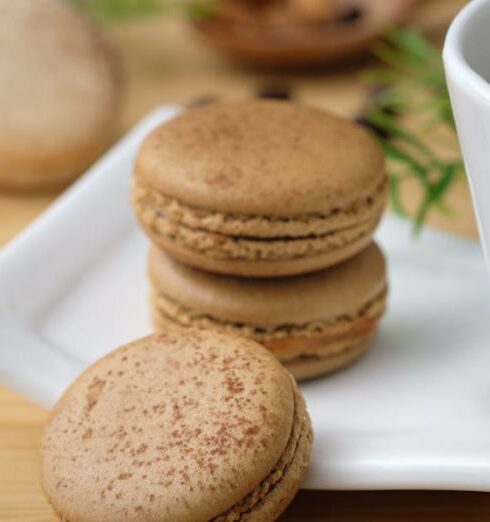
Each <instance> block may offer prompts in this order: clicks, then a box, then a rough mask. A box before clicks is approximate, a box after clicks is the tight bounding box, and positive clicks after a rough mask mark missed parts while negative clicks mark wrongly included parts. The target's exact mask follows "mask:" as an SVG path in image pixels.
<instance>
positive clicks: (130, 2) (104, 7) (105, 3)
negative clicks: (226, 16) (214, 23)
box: [67, 0, 214, 23]
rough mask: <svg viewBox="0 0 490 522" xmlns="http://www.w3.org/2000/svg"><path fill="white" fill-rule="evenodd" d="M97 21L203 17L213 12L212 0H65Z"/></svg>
mask: <svg viewBox="0 0 490 522" xmlns="http://www.w3.org/2000/svg"><path fill="white" fill-rule="evenodd" d="M67 1H68V2H70V3H71V4H74V5H75V6H76V7H77V8H79V9H81V10H82V11H84V12H86V13H87V14H88V15H89V16H90V17H92V18H94V19H95V20H97V21H98V22H102V23H110V22H120V21H125V20H132V19H135V18H141V17H145V16H149V15H155V14H175V15H184V16H186V17H188V18H194V19H197V18H203V17H206V16H209V15H211V14H212V13H213V12H214V0H67Z"/></svg>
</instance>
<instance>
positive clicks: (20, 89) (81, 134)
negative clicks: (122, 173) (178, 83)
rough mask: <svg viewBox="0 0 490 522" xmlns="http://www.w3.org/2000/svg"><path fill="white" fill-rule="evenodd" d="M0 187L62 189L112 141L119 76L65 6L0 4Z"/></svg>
mask: <svg viewBox="0 0 490 522" xmlns="http://www.w3.org/2000/svg"><path fill="white" fill-rule="evenodd" d="M0 77H1V78H2V88H1V89H0V115H1V116H0V189H9V190H31V191H32V190H39V189H52V188H55V187H58V186H61V185H65V184H67V183H68V182H69V181H70V180H71V179H73V178H74V177H75V176H76V175H78V174H80V173H81V172H83V171H84V170H85V169H86V168H87V167H88V166H89V165H90V164H91V163H93V161H94V160H95V159H96V158H97V157H98V156H99V155H100V154H101V153H102V152H103V151H104V150H105V149H106V148H107V147H108V146H109V144H110V143H111V141H112V140H113V139H114V137H115V130H116V125H117V115H118V113H119V105H120V93H121V75H120V68H119V65H118V61H117V59H116V57H115V53H114V51H113V50H112V48H111V47H110V46H109V44H108V43H107V42H106V41H105V40H104V38H103V37H102V34H101V33H100V31H99V30H98V29H97V28H96V27H95V26H94V25H93V24H91V23H90V22H89V21H88V20H87V19H85V17H84V16H82V15H81V13H80V12H78V10H77V9H75V8H74V7H72V6H70V5H69V3H68V2H60V1H59V0H15V2H1V3H0Z"/></svg>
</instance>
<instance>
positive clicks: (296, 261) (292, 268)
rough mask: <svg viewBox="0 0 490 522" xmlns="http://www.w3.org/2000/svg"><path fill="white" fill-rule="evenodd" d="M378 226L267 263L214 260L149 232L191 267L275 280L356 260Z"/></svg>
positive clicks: (261, 261) (165, 248) (149, 232)
mask: <svg viewBox="0 0 490 522" xmlns="http://www.w3.org/2000/svg"><path fill="white" fill-rule="evenodd" d="M376 226H377V222H376V223H373V224H372V227H370V230H369V231H367V232H366V233H364V234H362V235H361V236H360V237H358V238H357V239H356V240H354V241H353V242H350V243H346V244H345V245H343V246H341V247H338V248H335V249H334V250H328V251H326V252H320V253H316V254H312V255H305V256H294V255H291V257H289V258H283V259H267V260H266V259H257V258H253V257H250V259H246V258H236V259H233V258H219V257H213V256H212V255H210V254H209V253H204V252H199V251H197V250H191V249H189V248H187V247H185V246H182V245H181V244H179V243H178V242H176V241H173V240H172V239H168V238H164V237H162V236H160V235H157V234H155V233H154V232H152V231H150V230H147V233H148V235H149V237H150V238H151V239H152V240H153V241H154V242H155V244H157V245H158V246H159V247H161V248H162V249H163V250H165V251H166V252H168V253H169V254H170V255H172V256H173V257H174V258H175V259H177V260H179V261H181V262H182V263H185V264H187V265H189V266H193V267H195V268H198V269H201V270H206V271H208V272H213V273H218V274H224V275H236V276H240V277H251V278H255V277H256V278H275V277H284V276H292V275H300V274H305V273H308V272H314V271H316V270H321V269H324V268H327V267H330V266H333V265H336V264H338V263H341V262H342V261H345V260H347V259H349V258H351V257H353V256H354V255H356V254H357V253H358V252H360V251H361V250H363V249H364V248H365V247H366V246H367V245H368V244H369V243H370V242H371V241H372V232H373V231H374V230H375V228H376Z"/></svg>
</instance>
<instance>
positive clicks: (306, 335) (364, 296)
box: [149, 243, 387, 379]
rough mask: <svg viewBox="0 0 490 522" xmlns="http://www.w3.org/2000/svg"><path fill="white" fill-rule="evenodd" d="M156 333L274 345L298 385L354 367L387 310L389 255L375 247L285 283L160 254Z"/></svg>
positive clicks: (155, 272) (155, 279)
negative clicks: (182, 331)
mask: <svg viewBox="0 0 490 522" xmlns="http://www.w3.org/2000/svg"><path fill="white" fill-rule="evenodd" d="M149 274H150V280H151V284H152V313H153V320H154V324H155V327H156V328H157V329H158V330H165V329H167V328H168V326H169V324H170V325H171V324H173V325H181V326H189V327H200V328H208V329H215V330H224V331H229V332H233V333H236V334H239V335H243V336H245V337H249V338H251V339H254V340H255V341H257V342H259V343H261V344H262V345H264V346H265V347H267V348H268V349H269V350H270V351H271V352H272V353H274V355H276V356H277V358H278V359H279V360H280V361H281V362H282V363H283V364H284V365H285V366H286V368H288V370H290V371H291V373H292V374H293V375H294V376H295V377H296V378H297V379H306V378H311V377H316V376H319V375H322V374H326V373H329V372H332V371H334V370H337V369H339V368H342V367H344V366H346V365H348V364H349V363H351V362H353V361H355V360H356V359H357V358H358V357H359V356H360V355H361V354H362V353H364V351H365V350H366V348H367V347H368V346H369V344H370V341H371V339H372V338H373V335H374V334H375V332H376V329H377V325H378V322H379V319H380V317H381V316H382V314H383V312H384V308H385V304H386V294H387V282H386V267H385V260H384V257H383V254H382V253H381V251H380V250H379V248H378V247H377V246H376V245H375V244H374V243H372V244H371V245H370V246H368V247H367V248H366V249H365V250H363V251H362V252H361V253H359V254H357V256H355V257H353V258H352V259H349V260H348V261H346V262H344V263H342V264H340V265H337V266H335V267H332V268H330V269H327V270H322V271H318V272H313V273H310V274H305V275H301V276H295V277H287V278H281V279H244V278H238V277H232V276H223V275H218V274H212V273H209V272H202V271H200V270H196V269H194V268H191V267H189V266H186V265H184V264H182V263H179V262H178V261H176V260H174V259H172V258H171V257H170V256H168V255H166V254H165V253H164V252H163V251H161V250H158V249H157V248H153V249H152V250H151V253H150V258H149Z"/></svg>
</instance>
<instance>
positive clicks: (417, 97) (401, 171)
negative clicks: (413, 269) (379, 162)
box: [364, 29, 464, 232]
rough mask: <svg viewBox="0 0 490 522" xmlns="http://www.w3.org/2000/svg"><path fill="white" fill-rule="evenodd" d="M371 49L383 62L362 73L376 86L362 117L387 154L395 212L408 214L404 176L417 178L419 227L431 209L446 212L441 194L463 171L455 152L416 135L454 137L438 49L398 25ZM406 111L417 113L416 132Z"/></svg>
mask: <svg viewBox="0 0 490 522" xmlns="http://www.w3.org/2000/svg"><path fill="white" fill-rule="evenodd" d="M374 53H375V55H376V56H377V57H378V58H379V59H380V60H381V61H382V62H383V63H384V65H385V67H382V68H375V69H371V70H369V71H367V72H366V73H365V75H364V78H365V80H366V81H367V82H368V84H370V85H371V86H373V87H374V86H375V87H376V94H375V95H374V96H373V103H372V106H371V107H370V108H369V109H368V111H367V113H366V115H365V120H366V121H367V122H368V126H369V127H371V128H373V129H375V131H377V132H376V134H377V135H378V137H379V138H380V141H381V145H382V147H383V150H384V152H385V155H386V157H387V159H388V168H389V178H390V190H389V193H390V202H391V205H392V207H393V209H394V211H395V212H397V213H398V214H399V215H401V216H404V217H408V216H409V213H408V211H407V210H406V208H405V206H404V205H403V203H402V198H401V192H402V186H403V183H404V182H405V181H406V180H407V179H409V178H412V179H413V178H416V180H417V181H418V182H419V183H420V185H421V186H422V189H423V196H422V199H421V201H420V203H419V205H418V208H417V210H416V212H415V215H414V216H413V220H414V230H415V232H419V231H420V230H421V228H422V227H423V225H424V223H425V221H426V219H427V215H428V213H429V211H431V210H432V209H433V208H436V209H438V210H439V211H442V212H445V213H448V212H449V209H448V207H447V206H446V204H445V196H446V195H447V193H448V190H449V189H450V187H451V185H452V184H453V183H454V182H455V180H456V179H457V178H458V177H459V176H460V175H462V174H463V173H464V167H463V162H462V161H461V158H460V155H459V153H458V154H457V155H456V158H455V159H451V160H447V159H444V158H442V157H441V156H440V155H439V154H437V153H436V152H435V151H434V150H433V147H431V146H430V145H429V144H427V143H426V142H425V140H424V139H423V138H421V137H420V136H421V135H424V134H425V135H428V134H429V133H430V134H431V140H429V141H431V142H432V140H434V141H435V140H437V139H441V138H442V135H441V132H440V131H441V130H443V131H445V133H444V132H443V133H442V134H445V137H446V138H447V134H448V133H449V135H450V136H452V137H453V138H454V140H451V141H453V142H454V143H455V142H456V139H455V126H454V119H453V115H452V111H451V105H450V100H449V93H448V90H447V87H446V82H445V76H444V69H443V65H442V58H441V52H440V50H439V49H438V48H437V47H436V46H434V45H433V44H432V43H430V42H429V41H428V40H427V39H426V38H425V37H424V36H423V35H422V34H421V33H420V32H419V31H417V30H414V29H401V30H397V31H393V32H391V33H390V34H389V35H388V36H387V39H386V41H385V42H384V43H382V44H380V45H378V46H377V47H376V48H375V50H374ZM406 116H416V117H417V121H418V127H419V128H418V131H417V130H415V131H414V130H413V129H412V128H410V126H408V125H406V123H405V120H406V118H405V117H406ZM419 131H420V132H419ZM456 150H457V148H456Z"/></svg>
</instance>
